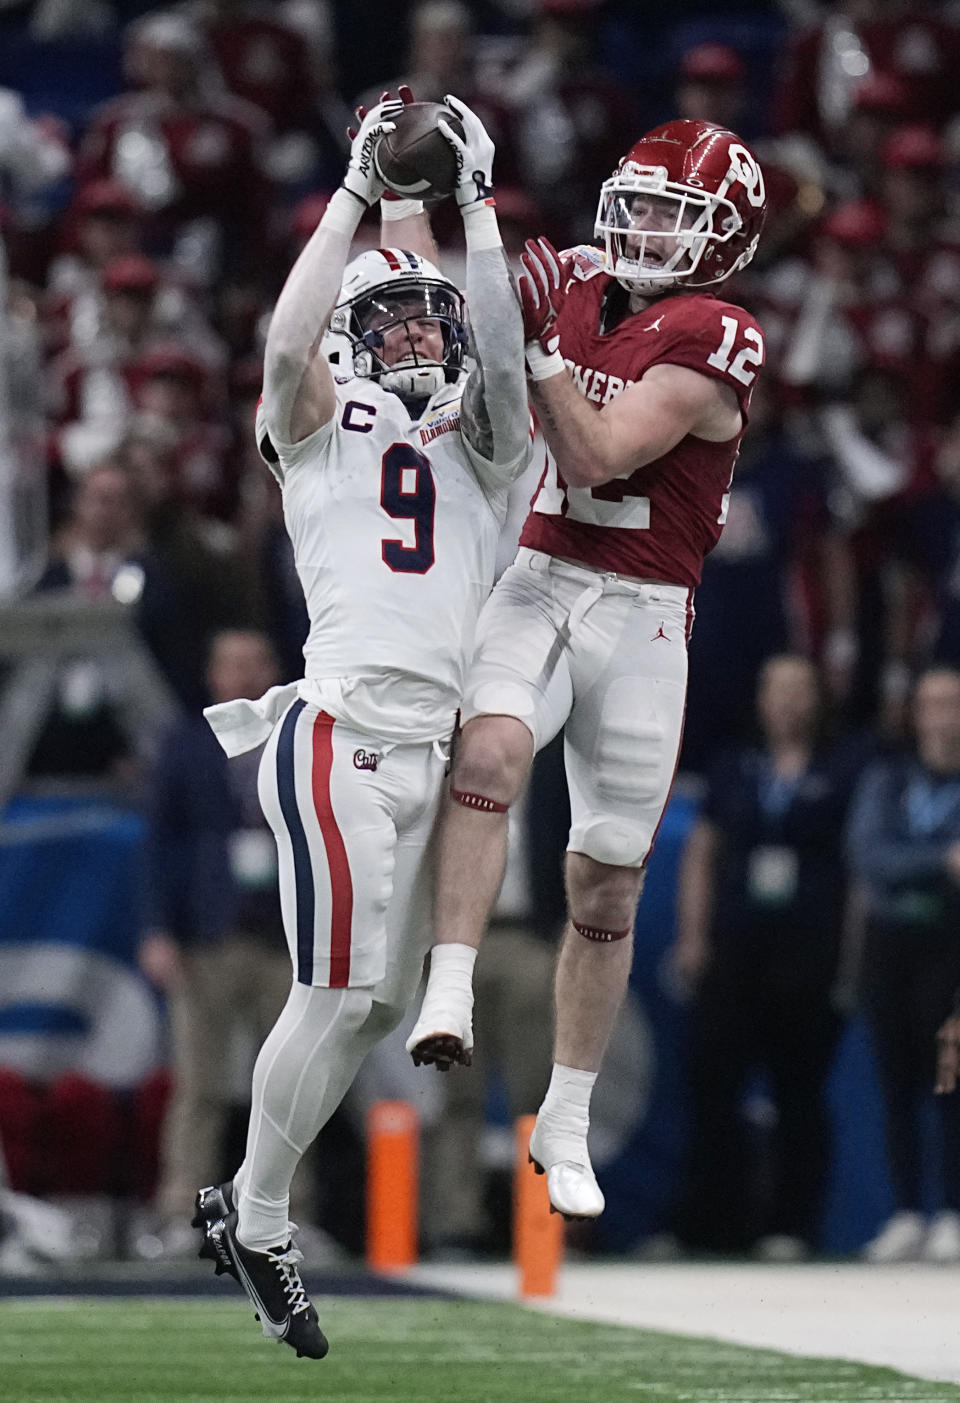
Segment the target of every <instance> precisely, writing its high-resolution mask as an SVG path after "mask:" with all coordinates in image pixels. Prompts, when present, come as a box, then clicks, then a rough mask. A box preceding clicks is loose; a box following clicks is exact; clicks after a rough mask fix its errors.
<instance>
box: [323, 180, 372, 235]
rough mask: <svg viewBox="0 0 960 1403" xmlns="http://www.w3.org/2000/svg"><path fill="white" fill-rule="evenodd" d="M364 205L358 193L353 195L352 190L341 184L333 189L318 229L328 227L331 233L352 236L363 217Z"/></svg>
mask: <svg viewBox="0 0 960 1403" xmlns="http://www.w3.org/2000/svg"><path fill="white" fill-rule="evenodd" d="M365 209H366V205H365V204H364V202H363V200H362V199H361V198H360V196H359V195H355V194H354V192H353V191H352V190H348V189H347V187H346V186H345V185H341V186H340V188H339V190H334V192H333V194H332V195H331V196H330V201H329V203H328V205H327V207H326V209H325V210H324V211H323V214H322V215H321V218H320V223H319V225H318V226H317V227H318V228H319V229H329V230H330V232H331V233H333V234H346V235H347V236H348V237H349V238H351V239H352V238H353V236H354V234H355V233H356V232H357V225H358V224H359V223H360V220H361V219H362V218H363V214H364V211H365Z"/></svg>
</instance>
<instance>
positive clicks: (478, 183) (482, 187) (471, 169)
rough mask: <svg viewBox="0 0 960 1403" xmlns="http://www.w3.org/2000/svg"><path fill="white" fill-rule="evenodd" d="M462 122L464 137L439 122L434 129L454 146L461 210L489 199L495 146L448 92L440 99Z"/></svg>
mask: <svg viewBox="0 0 960 1403" xmlns="http://www.w3.org/2000/svg"><path fill="white" fill-rule="evenodd" d="M443 100H444V102H445V103H446V104H447V106H448V107H449V108H450V110H451V112H453V113H455V115H456V116H457V117H459V118H460V120H461V122H462V123H463V133H464V134H463V137H460V136H458V135H457V133H456V132H455V131H454V130H453V128H452V127H451V126H450V123H449V122H445V121H443V119H442V118H441V120H440V121H439V122H438V123H437V126H438V127H439V128H440V130H441V131H442V132H443V134H444V136H445V137H446V138H447V140H448V141H449V143H450V145H451V146H452V147H453V150H454V154H455V155H456V158H457V204H458V205H459V206H460V208H461V210H464V209H466V208H467V206H468V205H475V204H478V203H482V202H483V201H485V200H489V199H490V197H491V196H492V194H493V157H494V153H495V151H496V147H495V146H494V144H493V141H492V140H491V138H490V135H489V133H488V132H487V129H486V127H485V126H484V125H483V123H482V122H481V120H480V118H479V117H478V116H477V114H476V112H472V111H471V110H470V108H469V107H468V106H467V104H466V103H465V102H461V101H460V99H459V98H458V97H453V96H452V95H451V94H450V93H448V94H447V96H446V97H445V98H444V99H443Z"/></svg>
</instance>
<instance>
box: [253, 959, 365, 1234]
mask: <svg viewBox="0 0 960 1403" xmlns="http://www.w3.org/2000/svg"><path fill="white" fill-rule="evenodd" d="M371 1007H372V1001H371V997H370V992H369V990H366V989H313V988H309V987H308V986H306V985H304V984H294V986H293V988H292V989H291V991H290V996H289V998H288V999H287V1002H286V1004H285V1006H284V1009H283V1012H282V1013H281V1014H280V1017H279V1018H278V1019H277V1022H276V1023H275V1025H274V1027H273V1029H272V1030H271V1032H270V1033H269V1035H268V1037H267V1039H266V1042H265V1043H264V1044H263V1047H262V1048H261V1049H260V1055H259V1056H258V1057H257V1061H256V1066H255V1067H254V1071H253V1102H252V1105H251V1108H250V1125H249V1129H248V1131H247V1152H246V1155H245V1157H244V1161H243V1164H242V1165H241V1167H240V1169H239V1171H238V1172H237V1175H236V1178H235V1180H234V1183H235V1184H237V1185H239V1189H238V1192H237V1194H236V1204H237V1210H238V1224H237V1236H238V1237H239V1239H240V1241H241V1242H242V1243H243V1245H244V1247H251V1248H254V1249H255V1250H256V1251H259V1252H263V1251H265V1250H266V1249H267V1248H270V1247H279V1246H284V1245H285V1244H286V1243H287V1242H288V1241H289V1238H290V1229H289V1226H288V1213H289V1207H290V1181H291V1179H292V1178H293V1174H294V1170H295V1169H296V1167H297V1165H298V1164H299V1162H300V1160H301V1158H302V1156H303V1154H304V1151H305V1150H306V1149H307V1146H308V1145H310V1144H311V1143H312V1141H313V1140H314V1139H315V1138H316V1136H317V1135H318V1133H319V1132H320V1130H321V1129H322V1128H323V1126H324V1125H325V1124H326V1123H327V1121H328V1120H329V1119H330V1117H331V1116H332V1115H333V1112H334V1111H335V1110H336V1108H337V1106H338V1105H339V1104H340V1102H341V1100H342V1099H343V1096H344V1094H345V1092H346V1090H347V1088H348V1087H349V1085H350V1083H351V1082H352V1081H353V1079H354V1077H355V1076H356V1074H357V1070H358V1069H359V1066H360V1063H361V1062H362V1061H363V1059H364V1057H365V1056H366V1054H367V1052H368V1051H369V1049H370V1047H371V1046H372V1044H373V1042H375V1041H376V1039H377V1037H378V1036H379V1030H378V1029H376V1028H375V1027H374V1020H372V1019H370V1018H369V1013H370V1010H371Z"/></svg>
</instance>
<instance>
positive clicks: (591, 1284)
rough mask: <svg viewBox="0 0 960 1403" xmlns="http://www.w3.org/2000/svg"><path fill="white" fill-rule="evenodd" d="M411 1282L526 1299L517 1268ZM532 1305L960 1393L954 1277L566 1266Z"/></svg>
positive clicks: (874, 1270)
mask: <svg viewBox="0 0 960 1403" xmlns="http://www.w3.org/2000/svg"><path fill="white" fill-rule="evenodd" d="M408 1279H409V1280H411V1281H412V1282H415V1283H416V1284H418V1285H424V1286H434V1287H438V1288H441V1289H443V1290H447V1291H456V1292H462V1293H463V1294H464V1295H470V1296H482V1297H486V1298H488V1299H491V1298H492V1299H496V1300H516V1299H517V1298H518V1297H517V1275H516V1272H515V1271H514V1269H513V1268H512V1267H511V1266H507V1265H499V1264H497V1265H486V1264H484V1265H479V1266H467V1265H449V1266H440V1265H437V1266H429V1265H424V1266H419V1267H415V1268H413V1269H412V1270H411V1271H410V1272H409V1274H408ZM525 1304H526V1305H529V1306H532V1307H533V1308H534V1309H537V1310H543V1311H547V1312H549V1313H551V1314H556V1315H568V1316H577V1317H580V1318H581V1319H584V1320H597V1321H604V1322H606V1323H608V1324H613V1325H633V1326H637V1327H641V1328H645V1329H649V1330H663V1331H666V1332H667V1333H670V1334H679V1335H701V1336H706V1337H708V1338H712V1339H720V1340H726V1341H729V1342H732V1343H735V1344H742V1345H752V1346H754V1347H755V1348H759V1349H774V1350H780V1351H783V1352H785V1353H787V1354H801V1355H811V1356H814V1357H816V1358H825V1359H847V1360H855V1361H857V1362H858V1363H862V1364H878V1365H883V1366H886V1367H888V1368H891V1369H899V1370H902V1371H903V1372H904V1373H908V1374H914V1375H916V1376H917V1377H918V1378H923V1379H933V1380H938V1381H943V1382H948V1383H956V1384H960V1272H958V1271H957V1269H956V1268H951V1267H936V1266H928V1265H926V1264H919V1263H917V1264H913V1263H910V1264H905V1265H897V1266H865V1265H861V1264H859V1263H850V1262H838V1263H828V1264H824V1263H816V1264H803V1265H794V1266H772V1265H771V1266H766V1265H763V1266H760V1265H757V1266H754V1265H750V1264H728V1263H717V1264H715V1263H709V1264H694V1263H689V1262H664V1263H657V1264H648V1263H636V1264H634V1263H630V1264H624V1263H611V1264H603V1265H599V1266H596V1265H591V1266H586V1265H582V1264H580V1263H568V1264H567V1265H566V1266H564V1267H563V1269H562V1271H561V1273H560V1282H559V1289H558V1291H557V1294H556V1296H552V1297H544V1298H542V1299H538V1300H527V1301H526V1302H525Z"/></svg>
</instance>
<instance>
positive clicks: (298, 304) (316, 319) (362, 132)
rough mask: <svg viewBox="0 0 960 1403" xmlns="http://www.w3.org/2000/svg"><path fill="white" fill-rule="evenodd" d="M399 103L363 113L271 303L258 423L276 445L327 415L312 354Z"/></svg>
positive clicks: (322, 377) (327, 399)
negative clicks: (378, 149)
mask: <svg viewBox="0 0 960 1403" xmlns="http://www.w3.org/2000/svg"><path fill="white" fill-rule="evenodd" d="M401 106H402V103H401V102H400V100H399V99H396V100H392V101H387V102H381V103H378V104H377V106H376V107H375V108H373V109H372V111H370V112H369V113H367V114H366V115H365V116H364V118H363V120H362V122H361V124H360V129H359V131H358V132H357V134H356V136H355V137H354V139H353V145H352V147H351V151H350V161H349V163H348V165H347V169H346V173H345V174H344V178H343V184H342V185H341V187H340V189H339V190H335V191H334V193H333V195H332V196H331V199H330V203H329V204H328V205H327V208H326V209H325V210H324V213H323V217H322V219H321V220H320V223H319V224H318V225H317V227H316V229H315V230H314V232H313V234H312V235H311V236H310V238H309V240H308V241H307V243H306V245H305V246H304V248H303V251H302V252H301V254H300V257H299V258H298V259H297V261H296V263H295V264H294V265H293V267H292V268H291V270H290V274H289V276H288V278H287V281H286V282H285V283H284V286H283V291H282V292H281V293H280V296H279V298H278V299H277V305H276V307H275V308H274V311H273V316H272V318H271V321H270V330H269V332H268V333H267V343H266V347H265V350H264V370H263V407H264V418H265V421H266V425H267V428H268V430H269V433H270V436H271V438H272V439H273V440H274V441H275V442H276V443H281V444H283V443H287V444H293V443H299V442H300V440H301V439H304V438H307V437H308V436H309V435H310V434H312V433H313V432H314V430H315V429H318V428H319V427H320V425H321V424H325V423H327V421H328V420H329V419H330V418H331V416H332V415H333V412H334V405H335V398H334V384H333V377H332V375H331V374H330V368H329V366H328V365H327V363H326V361H325V360H324V358H323V356H321V355H320V354H319V349H320V342H321V340H322V337H323V333H324V331H325V329H326V325H327V322H328V320H329V317H330V312H331V310H332V308H333V305H334V303H335V302H336V298H337V293H338V292H339V290H340V282H341V279H342V277H343V270H344V268H345V266H346V262H347V255H348V253H349V251H350V244H351V242H352V240H353V236H354V234H355V232H356V229H357V225H358V224H359V223H360V219H361V216H362V215H363V214H364V212H365V210H366V209H367V208H368V206H369V205H372V204H373V203H374V201H376V200H378V199H379V198H380V196H381V194H382V193H383V183H382V182H381V180H380V179H379V177H378V176H377V174H376V171H375V168H374V164H373V149H374V147H375V145H376V143H377V141H378V140H379V139H380V137H381V136H382V135H383V134H384V133H385V132H388V131H392V130H393V123H392V120H391V119H392V117H393V116H394V115H395V114H396V112H398V111H399V109H400V108H401Z"/></svg>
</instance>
